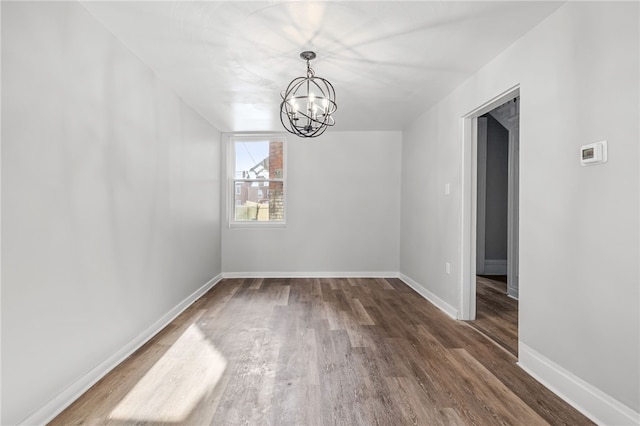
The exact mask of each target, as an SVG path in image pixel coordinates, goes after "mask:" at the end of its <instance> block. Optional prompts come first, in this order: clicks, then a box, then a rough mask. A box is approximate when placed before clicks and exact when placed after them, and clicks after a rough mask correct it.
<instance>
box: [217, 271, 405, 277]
mask: <svg viewBox="0 0 640 426" xmlns="http://www.w3.org/2000/svg"><path fill="white" fill-rule="evenodd" d="M222 278H398V273H397V272H389V271H373V272H371V271H369V272H223V273H222Z"/></svg>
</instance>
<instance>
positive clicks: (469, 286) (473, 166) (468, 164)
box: [459, 84, 520, 320]
mask: <svg viewBox="0 0 640 426" xmlns="http://www.w3.org/2000/svg"><path fill="white" fill-rule="evenodd" d="M519 95H520V85H519V84H517V85H515V86H513V87H511V88H509V89H507V90H505V91H504V92H502V93H501V94H499V95H497V96H495V97H494V98H492V99H490V100H488V101H487V102H485V103H484V104H482V105H480V106H479V107H477V108H475V109H473V110H472V111H471V112H469V113H467V114H465V115H464V116H462V119H461V121H462V215H461V220H462V224H461V228H462V234H461V235H462V241H461V247H462V250H461V254H462V256H461V257H462V258H461V262H460V264H461V265H462V274H461V278H462V279H461V282H460V298H459V301H460V310H459V312H460V313H459V319H461V320H473V319H475V317H476V298H475V294H476V226H477V224H476V220H477V212H478V206H477V185H478V183H477V180H478V176H477V174H478V171H477V168H478V152H477V145H478V143H477V141H478V131H477V129H478V125H477V124H478V117H479V116H481V115H483V114H486V113H488V112H489V111H491V110H493V109H495V108H496V107H498V106H500V105H502V104H503V103H505V102H507V101H508V100H511V99H513V98H515V97H518V96H519Z"/></svg>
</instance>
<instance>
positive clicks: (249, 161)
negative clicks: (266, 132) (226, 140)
mask: <svg viewBox="0 0 640 426" xmlns="http://www.w3.org/2000/svg"><path fill="white" fill-rule="evenodd" d="M234 149H235V155H236V158H235V175H234V177H235V178H236V179H282V178H284V176H283V164H284V163H283V155H282V154H283V143H282V142H274V141H236V142H235V146H234Z"/></svg>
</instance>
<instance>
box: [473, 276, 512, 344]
mask: <svg viewBox="0 0 640 426" xmlns="http://www.w3.org/2000/svg"><path fill="white" fill-rule="evenodd" d="M499 278H500V277H498V279H491V278H489V277H483V276H478V277H477V278H476V319H475V320H474V321H469V325H470V326H472V327H473V328H475V329H476V330H478V331H480V332H481V333H484V334H485V335H486V336H487V337H489V338H490V339H492V340H494V341H495V342H496V343H497V344H499V345H500V346H502V347H503V348H504V349H506V350H507V351H509V352H511V353H512V354H513V355H515V356H518V301H517V300H515V299H512V298H511V297H509V296H507V294H506V293H507V283H506V280H505V281H502V280H499Z"/></svg>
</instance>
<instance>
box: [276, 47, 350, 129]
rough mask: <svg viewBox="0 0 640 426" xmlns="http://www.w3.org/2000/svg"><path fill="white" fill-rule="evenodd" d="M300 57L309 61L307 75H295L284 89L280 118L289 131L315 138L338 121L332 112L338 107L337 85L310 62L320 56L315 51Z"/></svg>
mask: <svg viewBox="0 0 640 426" xmlns="http://www.w3.org/2000/svg"><path fill="white" fill-rule="evenodd" d="M300 57H301V58H302V59H304V60H305V61H307V75H306V77H297V78H294V79H293V81H291V83H289V86H287V90H285V91H284V92H282V94H281V96H282V103H280V121H281V122H282V125H283V126H284V128H285V129H286V130H287V131H288V132H290V133H293V134H294V135H297V136H300V137H302V138H313V137H316V136H320V135H321V134H323V133H324V132H325V130H327V127H329V126H333V125H334V124H335V122H334V120H333V116H332V114H333V113H334V112H336V109H337V108H338V106H337V105H336V92H335V90H334V89H333V85H332V84H331V83H329V81H327V80H325V79H324V78H322V77H317V76H316V75H315V72H314V71H313V69H312V68H311V66H310V65H309V61H311V60H313V59H315V57H316V54H315V52H311V51H305V52H302V53H301V54H300Z"/></svg>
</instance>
